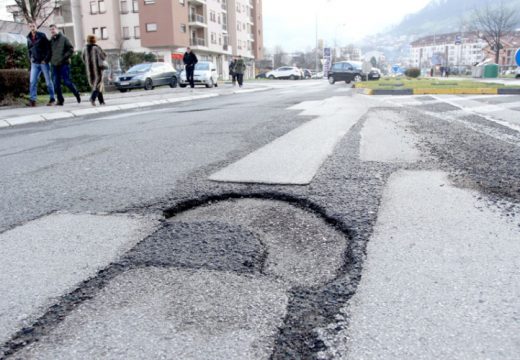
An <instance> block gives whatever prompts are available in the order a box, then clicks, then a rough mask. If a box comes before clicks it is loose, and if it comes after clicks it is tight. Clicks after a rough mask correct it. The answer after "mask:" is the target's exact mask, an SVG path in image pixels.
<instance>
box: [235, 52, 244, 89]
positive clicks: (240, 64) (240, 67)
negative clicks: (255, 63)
mask: <svg viewBox="0 0 520 360" xmlns="http://www.w3.org/2000/svg"><path fill="white" fill-rule="evenodd" d="M245 72H246V63H245V61H244V59H242V55H239V56H238V60H237V62H236V65H235V73H236V77H237V81H238V86H240V87H242V85H243V83H244V73H245Z"/></svg>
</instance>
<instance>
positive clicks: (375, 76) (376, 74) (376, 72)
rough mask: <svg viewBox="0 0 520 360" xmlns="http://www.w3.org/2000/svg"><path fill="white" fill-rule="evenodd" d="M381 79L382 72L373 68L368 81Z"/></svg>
mask: <svg viewBox="0 0 520 360" xmlns="http://www.w3.org/2000/svg"><path fill="white" fill-rule="evenodd" d="M379 79H381V70H379V69H378V68H372V70H370V72H369V73H368V80H379Z"/></svg>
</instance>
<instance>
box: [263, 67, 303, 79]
mask: <svg viewBox="0 0 520 360" xmlns="http://www.w3.org/2000/svg"><path fill="white" fill-rule="evenodd" d="M265 76H266V77H267V78H268V79H291V80H297V79H301V78H302V72H301V70H300V69H298V68H297V67H295V66H282V67H280V68H278V69H276V70H273V71H269V72H268V73H267V74H265Z"/></svg>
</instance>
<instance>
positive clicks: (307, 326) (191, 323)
mask: <svg viewBox="0 0 520 360" xmlns="http://www.w3.org/2000/svg"><path fill="white" fill-rule="evenodd" d="M230 197H233V195H231V196H230ZM237 197H238V195H237ZM206 200H207V199H205V200H196V201H193V202H187V203H184V204H183V205H179V207H177V208H176V209H171V210H169V211H167V212H166V215H169V216H170V217H169V219H168V220H167V222H166V223H165V225H164V226H163V227H162V228H161V229H160V230H158V231H157V232H156V233H154V234H153V235H152V236H150V237H148V238H146V239H145V240H143V241H142V242H140V243H139V244H138V245H136V246H135V247H134V248H133V249H132V250H130V251H129V252H128V253H127V254H126V255H125V256H124V257H123V258H122V259H121V260H120V261H119V262H118V263H117V264H112V265H111V266H110V267H108V268H107V269H105V270H103V271H101V272H99V274H98V275H97V277H96V278H93V279H91V280H88V281H86V282H84V283H83V284H81V286H80V287H79V288H78V289H77V290H75V291H73V292H71V293H70V294H67V295H65V296H63V297H62V298H61V299H60V301H59V302H58V304H57V305H55V306H53V307H52V308H50V309H49V310H48V311H47V313H46V314H45V315H44V316H43V317H42V318H40V319H39V320H38V321H37V322H36V323H35V324H34V325H33V326H32V327H31V328H27V329H23V330H22V331H20V332H19V333H18V334H16V336H15V337H14V338H13V339H12V340H11V341H10V342H9V343H7V344H5V345H4V347H3V348H2V349H1V350H3V353H4V356H6V357H9V356H10V355H13V354H15V353H16V357H19V356H20V355H21V357H31V355H34V354H38V357H40V358H53V359H60V358H66V356H67V354H69V353H70V352H76V353H79V354H88V356H89V357H92V358H95V357H99V356H101V354H103V353H104V352H105V351H107V349H111V351H115V353H116V354H117V353H119V354H126V353H127V352H128V351H133V354H134V355H136V356H137V357H153V356H154V355H157V354H167V355H168V356H167V357H173V358H193V359H212V358H215V359H218V358H227V359H243V358H271V359H287V358H312V357H313V355H316V353H317V352H318V351H320V350H322V348H323V344H322V343H321V342H320V341H319V340H318V338H317V335H316V334H315V332H314V330H315V329H316V328H322V327H325V326H327V325H328V324H329V323H331V322H332V321H333V320H334V316H335V315H336V314H338V313H339V309H340V307H342V306H343V305H344V303H345V301H346V300H347V299H348V298H349V297H350V296H351V295H352V294H353V291H354V288H353V285H352V282H351V279H350V277H349V276H348V275H347V273H348V271H347V269H348V267H349V259H350V256H349V242H348V237H347V236H346V234H345V232H344V231H340V230H338V228H337V227H336V226H332V225H331V224H332V223H334V221H333V220H325V219H324V218H323V217H322V216H319V215H317V213H316V212H315V211H309V210H308V209H305V210H304V208H303V207H306V208H312V207H313V206H312V204H311V206H307V205H309V204H305V203H304V202H302V204H300V206H295V203H296V202H297V200H295V199H290V201H291V202H292V204H291V203H288V202H286V201H277V200H272V199H271V200H266V199H258V198H245V199H228V200H222V201H217V202H206V203H199V202H202V201H206ZM190 205H196V206H195V207H193V208H191V209H187V208H188V207H190ZM302 205H303V207H302ZM173 215H175V216H173ZM122 309H123V310H122ZM125 314H126V315H129V316H126V315H125ZM157 324H159V325H157ZM164 329H167V331H166V332H165V331H164ZM140 332H142V334H143V339H145V340H143V341H146V343H147V344H153V346H151V347H150V346H144V345H143V344H139V338H140V337H139V333H140ZM129 333H133V334H134V337H135V340H134V341H129V339H128V338H127V336H128V335H127V334H129ZM0 354H2V352H0ZM0 358H1V356H0Z"/></svg>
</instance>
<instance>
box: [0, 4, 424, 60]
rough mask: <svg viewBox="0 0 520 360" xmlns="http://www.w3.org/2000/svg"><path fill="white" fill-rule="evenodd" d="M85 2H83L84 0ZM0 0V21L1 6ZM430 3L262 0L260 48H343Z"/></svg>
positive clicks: (0, 17)
mask: <svg viewBox="0 0 520 360" xmlns="http://www.w3.org/2000/svg"><path fill="white" fill-rule="evenodd" d="M84 1H86V0H84ZM11 2H12V0H0V19H5V18H6V16H7V14H6V13H5V4H6V3H11ZM429 2H430V0H394V1H390V0H308V1H302V0H263V4H264V9H263V10H264V47H266V48H273V47H274V46H276V45H280V46H282V47H283V48H284V49H285V50H286V51H295V50H305V49H306V48H311V47H314V45H315V44H316V17H317V18H318V37H319V38H320V39H323V40H324V41H325V43H326V44H328V45H333V44H334V42H336V43H337V44H338V45H345V44H347V43H350V42H355V41H358V40H361V39H362V38H363V37H364V36H366V35H370V34H375V33H377V32H380V31H382V30H384V29H385V28H387V27H388V26H390V25H393V24H396V23H398V22H399V21H400V20H401V19H402V18H403V17H404V16H405V15H406V14H410V13H414V12H416V11H418V10H420V9H422V8H423V7H424V6H426V4H427V3H429Z"/></svg>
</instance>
